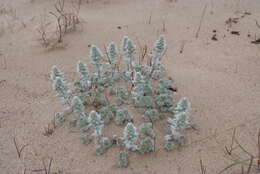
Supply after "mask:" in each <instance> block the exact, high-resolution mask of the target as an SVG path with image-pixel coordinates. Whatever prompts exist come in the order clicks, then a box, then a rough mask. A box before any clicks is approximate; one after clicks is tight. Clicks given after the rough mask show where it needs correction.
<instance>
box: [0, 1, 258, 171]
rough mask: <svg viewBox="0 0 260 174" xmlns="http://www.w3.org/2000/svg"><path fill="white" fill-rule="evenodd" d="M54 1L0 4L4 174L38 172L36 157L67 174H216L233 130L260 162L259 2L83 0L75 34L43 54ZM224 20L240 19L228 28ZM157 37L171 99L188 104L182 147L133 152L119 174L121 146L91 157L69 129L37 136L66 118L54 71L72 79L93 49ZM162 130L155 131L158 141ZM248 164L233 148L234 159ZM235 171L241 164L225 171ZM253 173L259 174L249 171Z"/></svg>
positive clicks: (226, 159)
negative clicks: (163, 46)
mask: <svg viewBox="0 0 260 174" xmlns="http://www.w3.org/2000/svg"><path fill="white" fill-rule="evenodd" d="M54 2H55V1H54V0H0V5H1V6H0V22H1V23H0V174H22V173H23V172H24V169H25V168H26V169H27V170H26V171H25V172H26V174H31V173H35V174H37V173H39V174H42V173H44V171H37V170H39V169H42V168H43V165H42V159H44V160H45V163H46V165H47V164H48V159H50V158H53V162H52V172H53V173H55V172H58V170H63V173H64V174H95V173H98V174H103V173H107V174H112V173H113V174H121V173H127V174H148V173H149V174H192V173H198V174H199V173H201V171H200V170H201V169H200V167H201V166H200V159H202V161H203V165H204V166H205V167H206V173H217V172H219V171H221V170H222V169H224V168H225V167H226V166H228V165H229V164H232V163H233V162H234V161H232V160H231V157H230V156H228V155H226V154H225V150H224V149H225V146H230V144H231V139H232V132H233V129H234V128H236V139H237V140H238V141H239V142H240V144H241V145H242V146H243V147H244V148H245V149H246V150H247V151H249V152H250V153H252V154H254V155H257V153H258V148H257V133H258V129H259V128H260V107H259V104H260V44H252V43H251V41H253V40H255V38H259V37H260V28H259V27H257V25H256V20H258V21H259V22H258V23H260V2H259V0H90V2H89V3H86V0H85V2H84V1H83V4H82V5H81V9H80V14H79V16H80V21H81V23H80V24H79V25H78V27H77V29H76V30H75V31H72V32H69V33H68V34H67V35H66V36H65V37H64V43H63V45H61V46H59V47H57V48H53V49H45V48H44V47H43V46H42V45H41V44H40V42H39V38H40V36H39V34H38V32H37V28H39V24H40V21H41V16H42V15H43V14H46V13H47V14H48V13H49V11H52V10H54V7H53V4H54ZM204 9H205V10H204ZM203 10H204V12H205V13H203ZM50 18H51V19H50V20H53V17H52V16H51V17H50ZM229 18H231V21H232V19H234V18H237V19H235V21H233V22H232V24H231V25H230V23H226V21H227V20H228V19H229ZM200 24H201V25H200ZM199 26H200V30H199V31H198V28H199ZM214 30H216V31H215V32H214ZM231 31H239V35H235V34H231V33H230V32H231ZM196 33H197V37H196ZM160 34H164V35H165V36H166V39H167V43H168V50H167V54H166V56H165V57H164V58H163V63H164V64H165V65H166V67H167V71H168V75H169V76H171V77H172V78H173V79H174V81H175V84H176V86H177V87H178V94H177V96H176V101H177V99H179V98H180V97H181V96H186V97H188V98H189V99H190V100H191V102H192V107H193V110H192V122H193V123H194V124H195V125H196V127H197V130H191V131H187V132H186V133H185V135H186V136H187V145H186V146H185V147H183V148H181V149H178V150H174V151H172V152H166V151H165V150H164V149H163V147H162V145H163V144H162V143H163V142H162V141H161V142H160V141H159V144H158V146H157V147H158V148H157V149H156V152H154V153H150V154H147V155H139V154H136V153H133V154H131V156H130V165H129V167H128V168H123V169H120V168H117V167H116V166H115V163H116V157H117V152H118V150H119V149H118V148H112V149H110V150H109V151H108V152H107V153H106V154H104V155H103V156H96V155H95V153H94V146H93V144H90V145H87V146H86V145H83V144H82V143H81V142H80V140H79V135H80V133H78V132H75V130H76V129H74V128H71V127H69V126H68V125H66V124H65V125H64V126H61V127H58V128H57V129H55V131H54V133H53V134H52V135H51V136H48V137H47V136H44V135H43V133H44V128H46V127H47V125H48V124H49V123H50V122H51V121H52V119H53V113H54V112H58V111H62V110H63V106H62V103H61V102H60V100H59V99H58V98H57V97H55V96H54V92H53V91H52V87H51V82H50V79H49V72H50V70H51V67H52V66H53V65H57V66H58V67H59V68H60V69H61V70H62V71H63V72H65V74H66V77H67V78H68V79H69V80H72V79H74V78H75V77H76V73H75V71H76V69H75V66H76V63H77V62H78V60H82V61H84V62H86V63H88V62H89V47H88V45H89V44H95V45H97V46H98V47H100V48H103V47H104V44H107V43H109V42H110V41H114V42H116V43H118V44H119V43H120V40H121V38H122V37H123V36H124V35H128V36H129V37H130V38H131V39H132V40H134V41H135V43H138V42H139V44H140V45H142V46H144V45H148V46H149V47H151V46H152V43H153V41H154V40H156V39H157V38H158V36H159V35H160ZM214 34H216V36H215V37H216V39H217V40H212V37H213V36H214ZM181 50H182V53H180V51H181ZM164 121H165V120H164ZM162 122H163V121H162ZM162 125H163V124H161V123H159V124H158V125H157V129H158V130H157V131H158V132H159V134H160V135H163V133H165V128H164V127H163V126H162ZM13 137H16V141H17V144H18V146H19V147H22V146H23V145H25V144H28V146H26V147H25V148H24V150H23V151H22V155H21V158H20V159H19V158H18V157H17V152H16V149H15V145H14V142H13ZM248 158H249V156H248V155H247V154H245V153H243V152H242V151H241V150H240V149H239V148H236V149H235V150H234V156H233V157H232V159H238V160H243V159H248ZM248 162H249V161H248ZM255 164H256V161H254V165H255ZM245 169H247V166H246V165H245ZM35 170H36V171H35ZM239 172H241V165H238V166H236V167H234V168H231V169H229V170H227V171H226V173H232V174H235V173H239ZM251 172H252V173H257V171H256V170H255V167H253V168H252V171H251ZM55 174H56V173H55Z"/></svg>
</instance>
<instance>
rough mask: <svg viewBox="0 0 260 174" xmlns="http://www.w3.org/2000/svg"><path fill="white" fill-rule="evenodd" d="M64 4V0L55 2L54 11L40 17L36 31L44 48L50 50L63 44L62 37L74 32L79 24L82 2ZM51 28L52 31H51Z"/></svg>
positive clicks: (79, 0)
mask: <svg viewBox="0 0 260 174" xmlns="http://www.w3.org/2000/svg"><path fill="white" fill-rule="evenodd" d="M66 2H67V1H66V0H57V1H56V3H55V4H54V9H55V10H53V11H50V12H49V14H44V15H42V16H41V19H40V25H39V27H38V28H37V31H38V33H39V34H40V40H41V42H42V45H43V46H44V47H45V48H49V49H52V48H54V47H56V46H57V45H59V44H61V43H63V38H64V36H65V35H66V34H67V33H69V32H71V31H74V30H76V27H77V25H78V24H79V23H80V19H79V12H80V6H81V3H82V1H81V0H77V1H71V2H70V4H69V5H66V4H67V3H66ZM51 16H52V17H54V19H55V22H54V23H53V22H52V19H51V18H50V17H51ZM53 27H54V31H53V30H52V28H53Z"/></svg>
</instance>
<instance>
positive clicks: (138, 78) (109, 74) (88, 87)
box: [50, 36, 191, 167]
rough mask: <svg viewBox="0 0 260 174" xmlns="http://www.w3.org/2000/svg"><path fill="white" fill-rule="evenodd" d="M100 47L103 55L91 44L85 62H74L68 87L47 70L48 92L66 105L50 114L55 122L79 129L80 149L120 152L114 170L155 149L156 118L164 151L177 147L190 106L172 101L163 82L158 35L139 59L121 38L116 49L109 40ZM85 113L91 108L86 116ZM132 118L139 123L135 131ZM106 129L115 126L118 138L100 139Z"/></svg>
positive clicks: (128, 41) (163, 42)
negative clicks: (161, 126) (50, 89)
mask: <svg viewBox="0 0 260 174" xmlns="http://www.w3.org/2000/svg"><path fill="white" fill-rule="evenodd" d="M104 49H105V50H104V51H105V53H106V54H103V53H102V52H101V50H100V49H99V48H98V47H97V46H95V45H92V46H91V48H90V54H89V57H90V60H91V63H90V64H89V65H87V64H85V63H83V61H79V62H78V63H77V65H76V72H77V75H78V77H77V79H76V80H75V81H74V83H73V84H74V85H70V84H71V83H69V82H67V81H66V79H65V76H64V73H63V72H61V71H60V70H59V69H58V68H57V67H56V66H53V67H52V70H51V74H50V78H51V80H52V86H53V89H54V91H55V92H56V94H57V96H58V97H59V98H60V99H61V100H62V102H63V103H65V104H66V107H67V108H66V110H65V111H64V112H63V113H62V112H58V113H55V115H54V118H55V121H57V123H63V122H65V121H67V122H69V124H70V125H71V126H74V127H77V128H79V129H80V131H81V134H82V135H81V136H80V140H81V141H82V143H84V144H86V145H87V144H90V143H91V142H95V143H94V144H95V145H96V154H97V155H102V154H104V153H105V152H106V151H107V150H108V149H109V148H111V147H112V146H113V145H114V144H115V145H116V146H115V147H118V148H120V149H121V151H120V152H119V156H118V163H117V165H118V166H119V167H127V165H128V164H129V161H128V155H130V154H131V153H140V154H144V153H149V152H154V151H155V150H156V149H155V144H156V143H155V141H156V138H157V137H156V134H155V132H154V129H155V128H154V126H155V125H156V124H154V123H155V122H156V121H157V120H159V119H161V120H162V121H165V122H166V127H167V128H168V133H167V135H166V136H165V137H164V139H165V141H166V144H165V148H166V150H172V149H173V148H174V147H175V146H179V145H182V144H183V142H184V135H183V132H182V131H183V130H184V129H187V128H190V127H191V125H190V115H191V104H190V102H189V100H188V99H187V98H182V99H180V101H179V102H177V103H175V101H174V93H175V92H176V90H174V89H176V88H175V86H174V83H173V81H172V80H171V79H169V78H167V76H166V69H165V67H164V65H163V64H162V62H161V60H162V58H163V56H164V55H165V53H166V49H167V44H166V40H165V37H164V36H160V37H159V39H158V40H157V41H156V42H155V43H154V45H153V48H152V50H148V52H151V53H150V54H145V55H142V56H139V55H138V54H137V52H138V50H137V47H136V45H135V44H134V42H133V41H132V40H131V39H129V38H128V37H127V36H125V37H124V38H123V39H122V45H121V47H120V48H118V47H117V46H116V44H115V43H114V42H110V43H109V44H108V45H107V46H106V47H105V48H104ZM142 54H143V53H142ZM138 57H142V59H140V58H139V59H138ZM121 60H122V61H121ZM125 65H126V67H127V68H124V67H125ZM89 109H92V111H91V112H90V113H89ZM133 109H135V110H136V111H137V112H134V111H133ZM130 112H131V113H130ZM132 113H135V115H132ZM138 117H139V118H138ZM141 118H143V120H142V119H141ZM164 118H166V119H164ZM135 119H137V120H138V121H140V120H141V121H143V123H140V125H139V126H138V127H137V128H136V127H135V125H134V121H135ZM166 120H167V121H166ZM108 125H109V126H110V127H109V128H112V127H113V126H118V127H119V128H120V126H121V129H122V132H121V135H119V137H118V136H117V135H113V137H112V138H111V137H106V136H107V135H106V136H105V135H104V134H106V132H105V131H104V128H105V126H108ZM109 131H110V130H109ZM111 131H112V130H111Z"/></svg>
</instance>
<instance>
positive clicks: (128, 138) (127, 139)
mask: <svg viewBox="0 0 260 174" xmlns="http://www.w3.org/2000/svg"><path fill="white" fill-rule="evenodd" d="M123 135H124V136H123V138H124V144H125V146H126V148H127V149H128V150H131V151H136V150H138V145H137V139H138V136H139V134H138V132H137V128H136V127H135V126H134V124H133V123H131V122H130V123H127V125H126V126H125V128H124V132H123Z"/></svg>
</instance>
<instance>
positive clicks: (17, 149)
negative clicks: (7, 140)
mask: <svg viewBox="0 0 260 174" xmlns="http://www.w3.org/2000/svg"><path fill="white" fill-rule="evenodd" d="M13 142H14V146H15V149H16V152H17V155H18V158H21V154H22V151H23V150H24V148H25V147H26V146H28V144H25V145H23V146H22V147H19V145H18V144H17V142H16V138H15V137H14V138H13Z"/></svg>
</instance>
